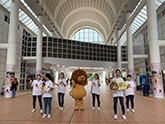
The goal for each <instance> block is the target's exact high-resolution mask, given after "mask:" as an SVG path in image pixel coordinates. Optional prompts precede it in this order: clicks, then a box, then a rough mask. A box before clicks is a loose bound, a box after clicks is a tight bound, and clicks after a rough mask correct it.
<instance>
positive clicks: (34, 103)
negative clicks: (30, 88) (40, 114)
mask: <svg viewBox="0 0 165 124" xmlns="http://www.w3.org/2000/svg"><path fill="white" fill-rule="evenodd" d="M36 97H37V96H33V109H35V108H36ZM41 97H42V96H41V95H40V96H38V101H39V105H40V109H42V100H41Z"/></svg>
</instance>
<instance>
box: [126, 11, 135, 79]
mask: <svg viewBox="0 0 165 124" xmlns="http://www.w3.org/2000/svg"><path fill="white" fill-rule="evenodd" d="M130 16H131V13H130V12H127V13H126V24H127V22H128V20H129V18H130ZM126 33H127V52H128V74H130V75H131V76H132V80H134V59H133V44H132V28H131V25H126Z"/></svg>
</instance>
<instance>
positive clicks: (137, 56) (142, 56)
mask: <svg viewBox="0 0 165 124" xmlns="http://www.w3.org/2000/svg"><path fill="white" fill-rule="evenodd" d="M133 58H134V59H147V58H148V55H142V54H139V55H133Z"/></svg>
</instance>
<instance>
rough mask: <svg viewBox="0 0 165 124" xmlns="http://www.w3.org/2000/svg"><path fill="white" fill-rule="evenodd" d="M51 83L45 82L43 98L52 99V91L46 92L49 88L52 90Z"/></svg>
mask: <svg viewBox="0 0 165 124" xmlns="http://www.w3.org/2000/svg"><path fill="white" fill-rule="evenodd" d="M53 87H54V86H53V83H52V81H51V80H50V81H46V82H45V87H44V93H43V97H52V91H50V92H48V91H49V90H50V89H51V88H53Z"/></svg>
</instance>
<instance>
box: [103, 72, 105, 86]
mask: <svg viewBox="0 0 165 124" xmlns="http://www.w3.org/2000/svg"><path fill="white" fill-rule="evenodd" d="M103 83H104V84H105V71H103Z"/></svg>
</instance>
